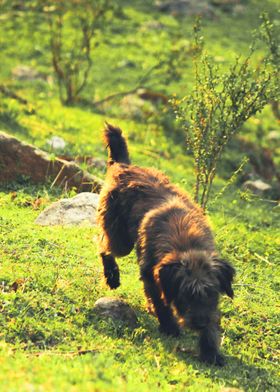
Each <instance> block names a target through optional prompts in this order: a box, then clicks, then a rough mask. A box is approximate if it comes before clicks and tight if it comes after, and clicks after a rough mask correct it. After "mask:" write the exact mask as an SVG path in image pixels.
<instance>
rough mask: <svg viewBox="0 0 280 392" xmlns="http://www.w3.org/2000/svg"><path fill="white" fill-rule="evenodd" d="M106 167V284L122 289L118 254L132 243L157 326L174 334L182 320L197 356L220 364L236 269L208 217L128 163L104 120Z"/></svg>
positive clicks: (102, 208) (161, 179) (115, 131)
mask: <svg viewBox="0 0 280 392" xmlns="http://www.w3.org/2000/svg"><path fill="white" fill-rule="evenodd" d="M105 141H106V143H107V145H108V148H109V152H108V172H107V177H106V181H105V185H104V187H103V189H102V191H101V195H100V202H99V209H98V222H99V225H100V227H101V229H102V236H101V238H102V241H101V244H100V254H101V258H102V262H103V266H104V276H105V279H106V282H107V284H108V285H109V286H110V287H111V288H112V289H115V288H117V287H118V286H119V284H120V280H119V269H118V266H117V263H116V261H115V257H119V256H125V255H128V254H129V253H130V252H131V250H132V249H133V247H134V244H136V249H137V258H138V262H139V265H140V273H141V278H142V280H143V284H144V290H145V294H146V297H147V300H148V303H149V307H150V310H151V308H153V311H154V312H155V314H156V316H157V318H158V321H159V324H160V331H162V332H164V333H166V334H169V335H174V336H178V335H179V333H180V327H179V321H180V319H181V320H182V319H183V320H185V322H186V324H187V325H188V326H189V327H190V328H192V329H194V330H196V331H198V333H199V335H200V336H199V349H200V358H201V360H202V361H205V362H208V363H211V364H215V365H218V366H222V365H223V364H224V359H223V357H222V355H221V354H220V352H219V345H220V312H219V310H218V301H219V295H220V294H223V293H226V294H227V295H228V296H229V297H231V298H232V297H233V290H232V286H231V284H232V280H233V276H234V269H233V267H232V266H231V265H230V264H229V263H228V262H227V261H224V260H221V259H220V258H219V257H218V255H217V253H216V250H215V243H214V239H213V235H212V232H211V230H210V227H209V224H208V222H207V219H206V217H205V215H204V214H203V212H202V211H201V209H200V208H199V207H198V206H197V205H196V204H194V203H193V202H192V201H191V199H190V197H189V196H188V195H187V194H186V193H185V192H183V191H182V190H180V189H179V188H177V187H176V186H175V185H173V184H171V183H170V182H169V180H168V178H167V177H165V176H164V175H163V174H162V173H160V172H158V171H156V170H154V169H147V168H139V167H137V166H132V165H130V160H129V155H128V150H127V145H126V141H125V139H124V137H123V136H122V134H121V130H120V129H119V128H116V127H113V126H112V125H109V124H107V125H106V129H105Z"/></svg>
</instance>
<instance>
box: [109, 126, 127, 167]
mask: <svg viewBox="0 0 280 392" xmlns="http://www.w3.org/2000/svg"><path fill="white" fill-rule="evenodd" d="M104 139H105V142H106V145H107V148H108V162H107V164H108V166H111V165H112V164H114V163H115V162H118V163H126V164H128V165H129V164H130V159H129V154H128V149H127V144H126V140H125V138H124V137H123V136H122V131H121V129H120V128H118V127H115V126H114V125H111V124H109V123H105V130H104Z"/></svg>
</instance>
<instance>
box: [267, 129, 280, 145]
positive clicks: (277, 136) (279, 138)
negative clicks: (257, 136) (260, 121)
mask: <svg viewBox="0 0 280 392" xmlns="http://www.w3.org/2000/svg"><path fill="white" fill-rule="evenodd" d="M267 139H268V140H270V141H273V142H279V143H280V132H279V131H270V132H269V134H268V135H267Z"/></svg>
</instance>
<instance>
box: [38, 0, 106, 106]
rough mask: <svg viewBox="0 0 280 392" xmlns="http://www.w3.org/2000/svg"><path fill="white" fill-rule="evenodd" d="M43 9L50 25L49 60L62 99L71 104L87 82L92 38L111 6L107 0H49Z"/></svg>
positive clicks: (95, 42)
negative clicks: (50, 57)
mask: <svg viewBox="0 0 280 392" xmlns="http://www.w3.org/2000/svg"><path fill="white" fill-rule="evenodd" d="M51 3H53V4H50V5H49V6H48V7H45V9H44V11H45V12H46V13H47V14H48V20H49V26H50V48H51V55H52V64H53V68H54V72H55V75H56V78H57V81H58V85H59V93H60V99H61V102H62V103H64V104H73V103H74V102H75V101H77V100H78V98H79V96H80V93H81V92H82V91H83V90H84V88H85V87H86V85H87V82H88V76H89V73H90V70H91V67H92V49H93V47H94V46H97V45H98V42H97V40H96V39H95V38H96V36H98V31H99V30H101V29H102V28H103V26H104V25H105V21H106V19H107V17H108V15H109V11H111V10H113V2H112V1H110V0H97V1H94V2H93V1H90V0H71V1H69V2H56V1H54V2H51Z"/></svg>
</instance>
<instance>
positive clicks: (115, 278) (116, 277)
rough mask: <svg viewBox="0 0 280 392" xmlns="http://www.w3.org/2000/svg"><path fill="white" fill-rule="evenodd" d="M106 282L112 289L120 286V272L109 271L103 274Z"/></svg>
mask: <svg viewBox="0 0 280 392" xmlns="http://www.w3.org/2000/svg"><path fill="white" fill-rule="evenodd" d="M105 278H106V283H107V285H108V286H109V287H110V289H112V290H114V289H116V288H118V287H119V286H120V274H119V271H114V273H112V272H111V273H109V274H106V275H105Z"/></svg>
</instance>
